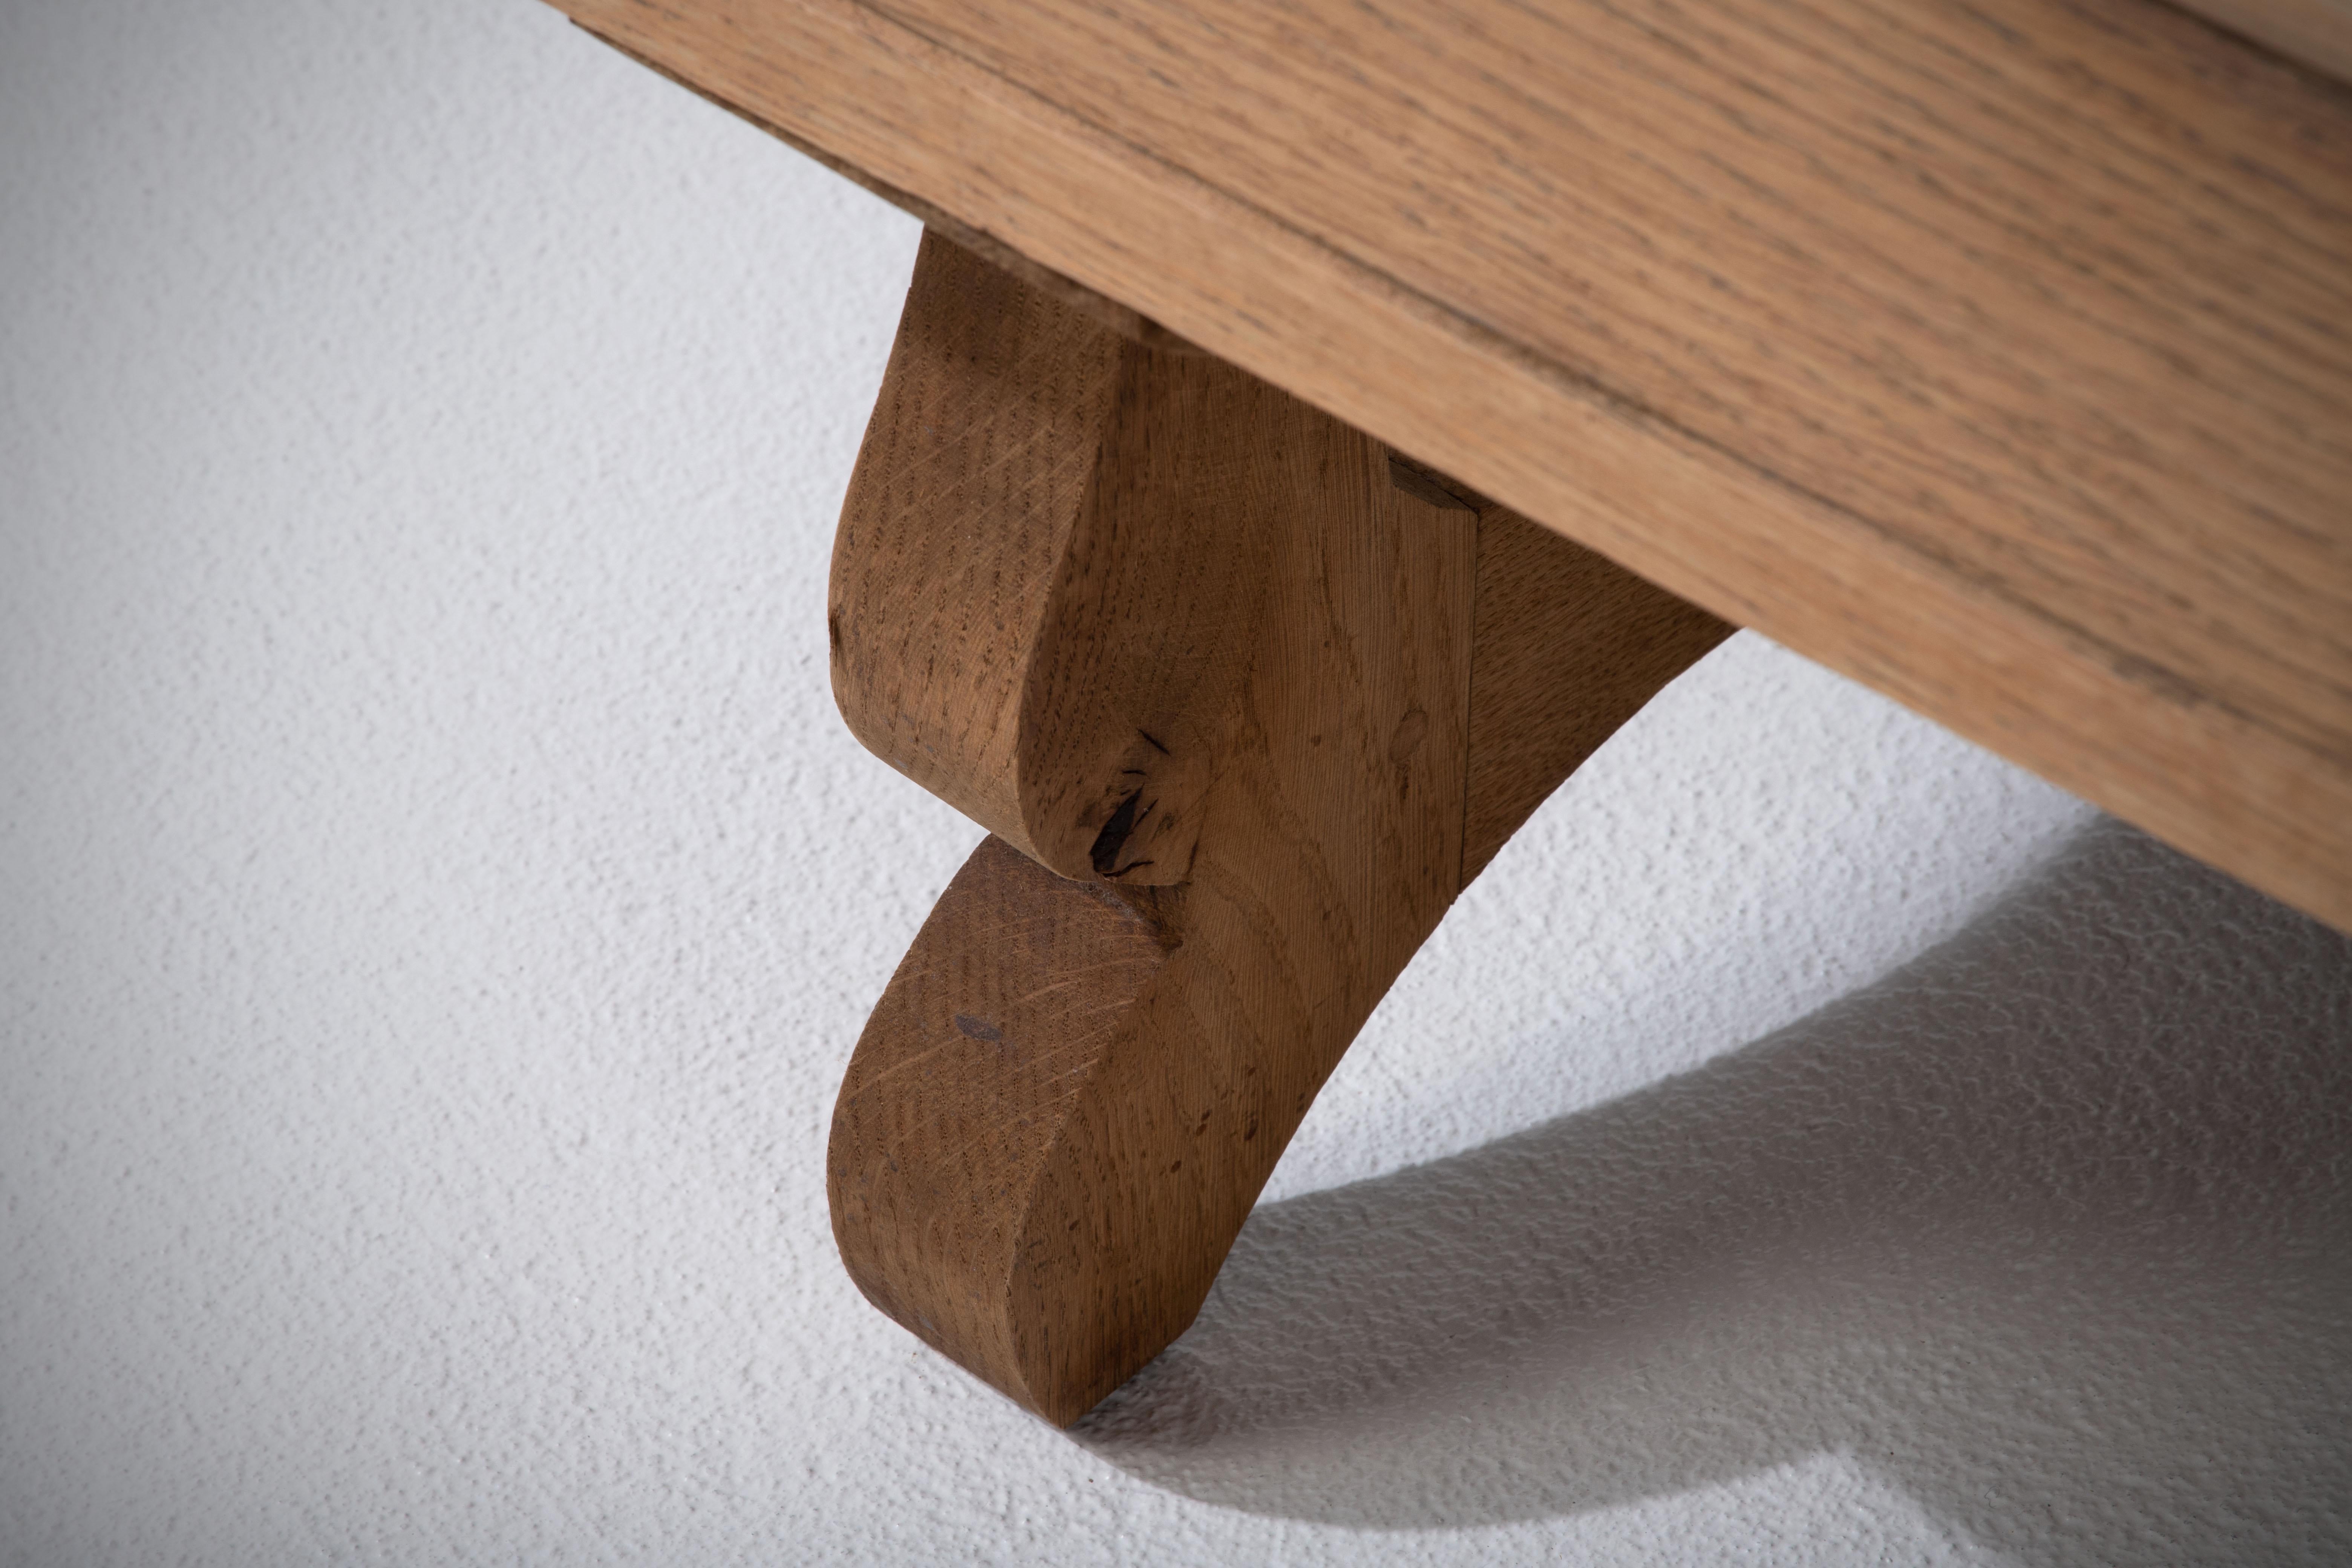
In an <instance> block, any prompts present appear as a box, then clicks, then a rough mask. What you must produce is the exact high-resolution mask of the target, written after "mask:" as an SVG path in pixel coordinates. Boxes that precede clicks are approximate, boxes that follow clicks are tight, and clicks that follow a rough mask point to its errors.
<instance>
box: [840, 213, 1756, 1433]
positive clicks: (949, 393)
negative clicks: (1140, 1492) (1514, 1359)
mask: <svg viewBox="0 0 2352 1568" xmlns="http://www.w3.org/2000/svg"><path fill="white" fill-rule="evenodd" d="M829 608H830V616H831V627H832V633H833V649H834V664H833V671H834V683H835V694H836V696H837V698H838V699H839V701H840V704H841V708H842V711H843V713H844V715H845V718H846V719H847V720H848V721H849V724H850V726H851V728H852V729H853V730H854V731H856V733H857V735H858V736H859V738H860V739H861V740H862V741H864V742H866V744H867V745H868V746H869V747H871V748H873V749H874V750H875V751H876V752H877V753H879V754H880V755H882V756H883V757H884V758H885V759H886V760H887V761H889V762H890V763H893V764H894V765H896V766H898V768H899V769H901V771H903V772H905V773H908V775H909V776H910V777H912V778H914V779H916V780H917V781H918V782H919V783H921V784H924V785H925V786H926V787H928V788H930V789H932V790H934V791H935V792H937V793H938V794H940V795H942V796H943V797H945V798H946V799H948V800H950V801H951V802H953V803H954V804H955V805H958V806H960V807H961V808H962V809H963V810H965V811H966V812H968V813H969V814H970V815H971V816H973V817H974V818H976V819H977V820H978V821H980V822H981V823H982V825H983V826H986V827H987V828H989V830H990V832H991V835H992V837H990V838H989V839H988V840H986V841H985V842H984V843H982V846H981V847H980V848H979V849H977V850H976V851H974V852H973V854H972V857H971V859H970V860H969V861H968V862H967V863H966V864H965V866H964V868H963V869H962V871H961V873H959V874H958V876H957V877H956V879H955V880H954V882H953V884H952V885H951V886H950V888H949V889H948V891H947V893H946V894H945V896H943V897H942V898H941V899H940V903H939V906H938V908H937V909H936V910H933V912H932V914H931V917H930V919H929V921H927V922H926V923H925V925H924V926H923V929H922V931H921V932H920V934H919V935H918V936H917V938H916V940H915V944H914V946H913V948H912V949H911V950H910V951H909V952H908V955H907V957H906V960H905V961H904V962H903V963H901V964H900V965H899V968H898V973H897V974H896V975H894V976H893V977H892V979H891V982H890V984H889V987H888V989H887V991H886V992H885V993H884V994H883V997H882V999H881V1002H880V1003H879V1004H878V1005H877V1007H876V1008H875V1011H874V1015H873V1017H872V1018H871V1020H870V1021H869V1022H868V1023H867V1025H866V1031H865V1034H864V1035H863V1036H862V1037H861V1038H860V1039H859V1041H858V1044H857V1049H856V1054H855V1056H854V1057H853V1058H852V1060H851V1063H850V1067H849V1071H848V1074H847V1077H846V1079H845V1081H844V1083H843V1085H842V1092H841V1099H840V1101H839V1104H838V1107H837V1108H836V1110H835V1117H834V1124H833V1136H832V1143H831V1148H830V1151H829V1154H828V1189H829V1194H830V1198H831V1202H832V1209H833V1217H834V1229H835V1237H836V1238H837V1240H838V1242H839V1244H840V1247H841V1251H842V1257H843V1259H844V1261H845V1263H846V1264H847V1265H848V1268H849V1271H850V1274H851V1276H852V1277H853V1278H854V1279H856V1282H857V1284H858V1286H859V1288H860V1289H863V1290H864V1291H865V1292H866V1296H867V1297H868V1298H869V1299H870V1300H873V1301H874V1302H875V1304H876V1305H877V1306H878V1307H880V1308H881V1309H882V1310H884V1311H885V1312H887V1313H888V1314H889V1315H890V1316H891V1317H893V1318H894V1319H896V1320H897V1321H899V1322H900V1323H902V1324H904V1325H906V1326H907V1327H908V1329H910V1330H912V1331H914V1332H915V1333H917V1334H918V1335H919V1336H921V1337H922V1338H923V1339H924V1340H926V1341H927V1342H929V1343H931V1344H932V1345H934V1346H936V1347H937V1348H939V1349H940V1351H942V1352H945V1353H947V1354H948V1355H950V1356H951V1357H953V1358H954V1359H955V1360H956V1361H958V1362H959V1363H961V1364H962V1365H964V1366H965V1367H967V1368H969V1369H971V1371H972V1372H973V1373H977V1374H978V1375H980V1376H981V1377H982V1378H984V1379H986V1380H987V1381H988V1382H990V1383H991V1384H994V1385H995V1386H996V1387H998V1388H999V1389H1002V1390H1003V1392H1004V1393H1006V1394H1010V1395H1011V1396H1012V1397H1013V1398H1014V1399H1016V1400H1019V1401H1020V1402H1021V1403H1022V1404H1024V1405H1027V1406H1028V1407H1029V1408H1031V1409H1033V1410H1034V1411H1036V1412H1037V1413H1038V1414H1040V1415H1044V1416H1045V1417H1046V1418H1047V1419H1049V1420H1052V1421H1055V1422H1056V1423H1067V1422H1069V1421H1072V1420H1075V1419H1076V1417H1077V1416H1079V1415H1082V1414H1084V1413H1085V1412H1086V1411H1087V1409H1088V1408H1090V1407H1091V1406H1092V1405H1094V1404H1095V1403H1096V1402H1097V1401H1098V1400H1100V1399H1101V1398H1102V1396H1103V1395H1105V1394H1108V1393H1109V1392H1110V1390H1111V1389H1113V1388H1115V1387H1116V1386H1118V1384H1119V1383H1121V1382H1122V1381H1124V1380H1125V1379H1126V1378H1127V1377H1128V1376H1129V1374H1130V1373H1133V1372H1134V1371H1135V1370H1136V1369H1137V1368H1138V1367H1139V1366H1141V1365H1142V1364H1143V1363H1145V1362H1147V1361H1149V1360H1150V1358H1151V1357H1152V1356H1153V1355H1155V1354H1157V1353H1158V1352H1159V1351H1160V1349H1161V1348H1162V1347H1163V1346H1165V1345H1166V1344H1167V1343H1168V1342H1169V1341H1171V1340H1172V1339H1173V1338H1174V1337H1175V1336H1176V1335H1178V1334H1179V1333H1181V1332H1182V1331H1183V1330H1184V1328H1185V1326H1186V1325H1187V1324H1188V1323H1190V1322H1191V1321H1192V1316H1193V1314H1194V1312H1195V1311H1196V1310H1198V1309H1199V1306H1200V1303H1201V1300H1202V1298H1203V1297H1204V1296H1205V1294H1206V1293H1207V1290H1208V1287H1209V1284H1210V1281H1211V1280H1212V1279H1213V1278H1214V1276H1215V1274H1216V1271H1217V1268H1218V1267H1219V1266H1220V1265H1221V1264H1222V1263H1223V1258H1224V1256H1225V1252H1226V1250H1227V1248H1228V1247H1230V1246H1231V1244H1232V1242H1233V1238H1234V1235H1235V1234H1236V1233H1237V1232H1238V1231H1239V1229H1240V1227H1241V1224H1242V1221H1243V1220H1244V1217H1245V1216H1246V1215H1247V1214H1248V1212H1249V1209H1250V1206H1251V1205H1252V1203H1253V1202H1254V1201H1255V1197H1256V1195H1257V1193H1258V1190H1259V1189H1260V1187H1261V1186H1263V1185H1264V1184H1265V1178H1266V1177H1267V1175H1268V1174H1269V1173H1271V1171H1272V1170H1273V1167H1274V1163H1275V1161H1276V1158H1278V1157H1279V1155H1280V1153H1281V1152H1282V1149H1283V1147H1284V1145H1285V1144H1286V1142H1288V1141H1289V1138H1290V1136H1291V1134H1292V1132H1293V1131H1296V1129H1297V1125H1298V1122H1299V1120H1300V1118H1301V1117H1303V1116H1304V1115H1305V1114H1306V1111H1307V1106H1308V1104H1309V1103H1310V1102H1311V1101H1312V1100H1313V1099H1314V1096H1315V1093H1316V1091H1317V1090H1318V1089H1319V1088H1320V1087H1321V1085H1322V1083H1323V1081H1324V1079H1326V1078H1327V1077H1328V1075H1329V1073H1330V1071H1331V1069H1332V1068H1333V1067H1334V1066H1336V1065H1337V1064H1338V1062H1339V1057H1340V1055H1341V1054H1342V1053H1343V1052H1344V1051H1345V1050H1346V1049H1347V1047H1348V1046H1349V1042H1350V1041H1351V1040H1353V1038H1354V1037H1355V1035H1356V1032H1357V1030H1358V1029H1359V1028H1360V1026H1362V1024H1363V1021H1364V1019H1365V1018H1366V1017H1367V1016H1369V1015H1370V1012H1371V1009H1372V1007H1373V1006H1374V1005H1375V1004H1376V1003H1378V1001H1379V1000H1380V998H1381V994H1383V993H1384V992H1385V991H1386V990H1387V989H1388V987H1389V985H1390V984H1391V982H1392V981H1393V980H1394V979H1395V977H1396V975H1397V973H1398V972H1399V971H1400V970H1402V968H1403V966H1404V964H1405V963H1406V961H1407V960H1409V959H1410V958H1411V957H1412V953H1413V952H1414V951H1415V950H1416V949H1418V948H1419V947H1420V945H1421V943H1422V942H1423V941H1424V940H1425V939H1426V938H1427V937H1428V935H1429V933H1430V932H1431V931H1433V930H1434V929H1435V927H1436V924H1437V922H1438V921H1439V919H1440V918H1441V917H1442V916H1443V915H1444V912H1445V910H1446V907H1447V906H1448V905H1449V904H1450V903H1451V902H1452V901H1453V900H1454V896H1455V894H1456V893H1457V892H1458V891H1459V890H1460V889H1461V888H1462V886H1463V885H1464V884H1465V883H1466V882H1467V880H1468V879H1470V878H1471V877H1473V876H1475V875H1476V874H1477V872H1478V871H1479V870H1480V869H1481V868H1483V867H1484V866H1485V865H1486V862H1487V860H1488V859H1490V858H1492V857H1493V855H1494V853H1495V852H1496V849H1498V848H1499V847H1501V845H1502V844H1503V842H1504V840H1505V839H1507V837H1509V836H1510V834H1511V833H1512V832H1513V831H1515V830H1516V829H1517V826H1519V824H1520V823H1521V822H1523V821H1524V820H1525V819H1526V817H1527V816H1528V813H1530V812H1531V811H1533V810H1534V808H1535V807H1536V806H1537V805H1538V804H1540V803H1541V801H1542V800H1543V798H1544V796H1545V795H1548V794H1549V792H1550V791H1551V789H1552V788H1553V787H1555V786H1556V785H1557V784H1558V783H1559V780H1560V779H1562V778H1564V777H1565V776H1566V775H1567V774H1568V773H1569V772H1570V770H1571V769H1573V768H1574V767H1575V766H1576V765H1577V763H1580V762H1581V761H1582V760H1583V759H1584V757H1585V756H1587V755H1589V754H1590V753H1591V751H1592V750H1593V749H1594V748H1595V747H1597V746H1598V745H1599V744H1600V743H1601V741H1602V740H1604V739H1606V738H1607V736H1608V735H1609V733H1610V732H1611V731H1613V730H1615V729H1616V727H1617V726H1618V725H1619V724H1621V723H1622V722H1623V721H1625V720H1626V719H1627V718H1630V717H1631V716H1632V715H1633V712H1634V711H1636V710H1638V709H1639V708H1640V707H1641V705H1642V704H1643V702H1644V701H1646V700H1648V699H1649V697H1650V696H1651V695H1652V694H1653V693H1654V691H1656V690H1657V689H1658V688H1659V687H1661V686H1663V685H1664V684H1665V682H1666V681H1668V680H1670V679H1673V678H1674V676H1675V674H1677V673H1679V672H1680V671H1681V670H1682V669H1683V668H1685V667H1687V666H1688V665H1689V664H1690V663H1691V662H1692V661H1693V660H1695V659H1696V658H1698V657H1699V656H1700V655H1701V654H1703V653H1705V652H1706V650H1707V649H1708V648H1709V647H1713V646H1714V645H1715V644H1716V643H1717V642H1718V641H1720V640H1721V639H1722V637H1724V636H1726V635H1727V632H1728V630H1729V628H1728V627H1727V626H1725V625H1724V624H1723V623H1722V622H1720V621H1717V620H1716V619H1715V618H1714V617H1712V616H1707V615H1706V614H1705V613H1704V612H1702V611H1699V610H1697V609H1696V608H1694V607H1692V606H1690V605H1686V604H1684V603H1683V602H1681V601H1679V600H1677V599H1675V598H1674V597H1672V596H1671V595H1666V594H1664V593H1663V592H1662V591H1660V590H1658V589H1655V588H1654V587H1651V586H1650V585H1649V584H1646V583H1643V581H1641V580H1640V579H1638V578H1635V577H1633V576H1631V575H1630V574H1626V573H1624V572H1622V571H1621V570H1619V569H1618V568H1616V567H1614V566H1612V565H1611V564H1610V563H1608V562H1606V561H1604V560H1602V559H1601V558H1600V557H1598V556H1595V555H1593V554H1591V552H1586V551H1583V550H1580V549H1579V548H1578V547H1576V546H1574V545H1572V544H1570V543H1568V542H1566V541H1564V540H1561V539H1559V538H1558V537H1557V536H1555V535H1553V534H1550V533H1549V532H1547V531H1543V530H1541V529H1539V528H1537V527H1535V526H1534V525H1532V524H1530V523H1528V522H1527V521H1525V520H1523V519H1520V518H1517V517H1516V516H1514V515H1512V514H1511V513H1509V512H1508V511H1507V510H1503V509H1501V508H1498V507H1495V506H1492V505H1489V504H1486V503H1485V502H1483V501H1481V500H1478V498H1476V497H1475V496H1471V495H1469V494H1467V493H1466V492H1463V491H1461V490H1460V489H1458V487H1454V486H1452V485H1450V484H1449V483H1448V482H1447V481H1444V479H1441V478H1439V477H1437V476H1434V475H1432V474H1429V473H1427V472H1426V471H1424V470H1423V469H1420V468H1416V467H1414V466H1413V465H1412V464H1410V463H1409V462H1406V461H1405V460H1403V459H1402V458H1398V457H1396V456H1394V455H1393V454H1391V453H1390V452H1389V451H1388V450H1386V449H1385V448H1384V447H1381V445H1380V444H1379V443H1378V442H1376V441H1373V440H1372V439H1370V437H1366V436H1364V435H1363V434H1362V433H1360V432H1359V431H1356V430H1353V429H1351V428H1349V427H1348V426H1345V425H1342V424H1340V423H1339V422H1338V421H1336V420H1333V419H1331V418H1329V417H1328V416H1325V415H1322V414H1320V413H1318V412H1317V411H1316V410H1314V409H1312V408H1309V407H1307V405H1304V404H1301V403H1299V402H1297V400H1296V399H1293V398H1290V397H1288V396H1286V395H1284V394H1282V393H1280V392H1278V391H1276V390H1275V389H1274V388H1272V387H1269V386H1266V385H1265V384H1263V383H1261V382H1258V381H1256V380H1255V379H1254V378H1252V377H1250V376H1249V375H1247V374H1244V373H1243V372H1241V371H1239V370H1237V369H1235V368H1234V367H1233V366H1230V365H1227V364H1224V363H1221V362H1218V361H1216V360H1214V359H1211V358H1209V357H1207V356H1203V355H1199V354H1195V353H1187V352H1183V351H1181V349H1171V348H1169V347H1166V346H1162V344H1161V343H1158V342H1153V341H1151V340H1150V339H1149V337H1148V336H1147V335H1145V334H1140V333H1139V334H1133V335H1127V334H1122V333H1120V332H1118V331H1112V330H1109V329H1108V328H1106V327H1105V326H1103V325H1101V324H1100V318H1099V317H1097V316H1095V315H1092V314H1089V313H1087V312H1086V311H1084V310H1077V309H1074V308H1073V307H1071V306H1070V305H1069V304H1067V303H1066V302H1064V301H1062V300H1057V299H1055V298H1054V297H1052V296H1050V295H1048V294H1047V293H1045V291H1042V290H1039V289H1033V288H1030V287H1028V286H1026V285H1024V284H1023V283H1021V282H1019V281H1016V280H1015V279H1012V278H1011V277H1010V276H1008V275H1006V274H1004V273H1003V272H1000V271H998V270H996V269H995V268H992V267H991V266H990V265H988V264H987V263H984V262H982V261H980V260H978V259H977V258H973V257H971V256H970V255H968V254H966V253H964V252H961V251H960V250H958V249H957V248H956V247H953V246H952V245H950V244H949V243H947V242H945V241H943V240H941V239H940V238H938V237H926V238H925V241H924V246H923V250H922V253H921V256H920V258H919V263H918V266H917V270H916V277H915V281H914V285H913V287H912V289H910V291H909V295H908V304H907V310H906V314H905V317H904V319H903V321H902V322H901V325H900V330H899V336H898V342H897V344H896V346H895V347H894V349H893V353H892V357H891V362H890V367H889V371H888V373H887V376H886V378H885V381H884V384H883V390H882V395H881V398H880V401H879V404H878V405H877V409H876V412H875V416H874V421H873V425H872V426H871V427H870V428H869V430H868V433H867V437H866V446H865V448H864V451H863V452H862V453H861V456H860V458H859V462H858V468H857V472H856V477H855V479H853V481H852V484H851V489H850V494H849V499H848V501H847V504H846V505H845V509H844V511H843V516H842V523H841V531H840V534H839V537H838V540H837V542H836V544H835V559H834V579H833V589H832V604H831V605H830V607H829Z"/></svg>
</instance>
